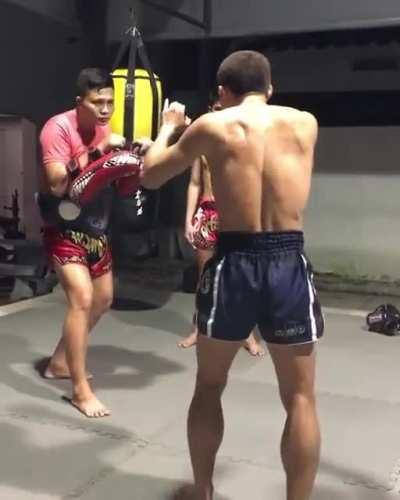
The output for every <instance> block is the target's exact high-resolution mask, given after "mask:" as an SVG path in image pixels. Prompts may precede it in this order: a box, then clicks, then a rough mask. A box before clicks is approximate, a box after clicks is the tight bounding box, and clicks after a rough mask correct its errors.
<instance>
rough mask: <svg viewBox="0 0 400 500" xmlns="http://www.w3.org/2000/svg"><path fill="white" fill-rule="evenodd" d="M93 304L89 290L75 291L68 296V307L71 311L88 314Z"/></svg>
mask: <svg viewBox="0 0 400 500" xmlns="http://www.w3.org/2000/svg"><path fill="white" fill-rule="evenodd" d="M92 304H93V294H92V291H91V290H90V289H88V290H84V289H77V290H74V292H73V293H71V294H70V301H69V305H70V308H71V309H74V310H79V311H81V312H84V313H87V314H89V313H90V310H91V308H92Z"/></svg>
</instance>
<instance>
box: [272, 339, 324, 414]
mask: <svg viewBox="0 0 400 500" xmlns="http://www.w3.org/2000/svg"><path fill="white" fill-rule="evenodd" d="M268 350H269V352H270V355H271V358H272V361H273V363H274V366H275V371H276V375H277V378H278V383H279V390H280V394H281V398H282V401H283V403H284V405H285V406H287V405H289V404H290V402H291V401H292V400H293V398H294V397H295V396H296V395H304V396H305V397H307V398H313V396H314V388H315V368H316V343H308V344H301V345H279V344H268Z"/></svg>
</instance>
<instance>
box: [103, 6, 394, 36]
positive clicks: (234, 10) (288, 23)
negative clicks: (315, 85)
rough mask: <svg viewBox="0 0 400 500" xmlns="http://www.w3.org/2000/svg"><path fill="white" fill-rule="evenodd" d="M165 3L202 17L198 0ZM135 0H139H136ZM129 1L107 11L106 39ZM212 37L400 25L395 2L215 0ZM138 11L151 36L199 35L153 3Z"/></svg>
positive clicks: (120, 22)
mask: <svg viewBox="0 0 400 500" xmlns="http://www.w3.org/2000/svg"><path fill="white" fill-rule="evenodd" d="M158 2H159V3H164V4H165V5H168V6H169V7H174V8H177V9H179V10H180V11H181V12H183V13H185V14H188V15H191V16H193V17H196V18H198V19H199V20H201V19H202V4H203V2H202V1H201V0H158ZM137 3H138V4H139V0H138V1H137ZM131 4H132V0H118V1H114V2H113V7H112V8H111V9H110V12H109V18H110V19H109V33H108V36H109V41H115V40H118V39H119V35H120V31H121V29H122V27H123V26H125V24H126V20H127V19H126V12H127V10H128V7H129V6H130V5H131ZM212 4H213V25H212V36H215V37H232V36H233V37H235V36H247V35H255V34H274V33H289V32H302V31H315V30H327V29H329V30H331V29H343V28H358V27H376V26H392V25H399V23H400V3H399V1H398V0H380V1H379V2H378V1H376V0H362V1H359V0H350V1H349V0H334V1H332V0H308V1H307V2H300V1H299V0H279V1H278V0H274V1H265V0H213V1H212ZM138 15H139V18H140V21H141V25H142V27H143V31H144V33H145V34H146V36H148V37H150V38H163V39H167V38H168V39H179V38H190V37H192V38H197V37H200V36H202V30H201V29H199V28H196V27H191V26H189V25H188V24H186V23H184V22H182V21H180V20H177V19H173V18H172V17H168V16H166V15H164V14H159V13H157V12H156V11H154V9H152V8H151V7H145V8H144V10H143V12H142V11H141V8H138Z"/></svg>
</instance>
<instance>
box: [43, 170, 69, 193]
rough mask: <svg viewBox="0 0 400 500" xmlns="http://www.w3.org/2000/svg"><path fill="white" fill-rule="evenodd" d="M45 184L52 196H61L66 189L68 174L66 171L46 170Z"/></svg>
mask: <svg viewBox="0 0 400 500" xmlns="http://www.w3.org/2000/svg"><path fill="white" fill-rule="evenodd" d="M46 174H47V175H46V176H45V178H46V185H47V191H48V192H49V193H50V194H52V195H53V196H57V197H59V198H62V197H63V196H64V195H65V194H66V193H67V191H68V187H69V175H68V173H67V171H66V170H65V171H64V172H60V171H58V172H49V171H47V172H46Z"/></svg>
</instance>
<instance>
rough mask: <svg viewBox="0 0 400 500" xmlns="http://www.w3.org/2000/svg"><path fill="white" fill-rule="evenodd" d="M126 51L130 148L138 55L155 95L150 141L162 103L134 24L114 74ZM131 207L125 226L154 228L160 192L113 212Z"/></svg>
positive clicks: (149, 192)
mask: <svg viewBox="0 0 400 500" xmlns="http://www.w3.org/2000/svg"><path fill="white" fill-rule="evenodd" d="M131 19H132V24H133V21H134V18H133V9H132V10H131ZM126 52H128V75H127V80H126V86H125V103H124V126H123V135H124V137H126V138H127V141H128V145H129V143H130V144H131V145H133V144H134V130H135V70H136V66H137V55H139V57H140V59H141V61H142V65H143V68H144V69H145V70H146V71H147V73H148V75H149V79H150V86H151V92H152V95H153V106H154V110H153V117H152V130H151V139H155V138H156V136H157V133H158V121H159V116H160V110H161V103H160V99H159V95H158V90H157V82H156V77H155V75H154V72H153V70H152V67H151V64H150V59H149V56H148V54H147V50H146V47H145V45H144V42H143V39H142V35H141V33H140V31H139V29H138V28H137V26H135V25H134V24H133V25H132V26H131V27H130V28H129V29H128V30H127V31H126V33H125V36H124V38H123V40H122V43H121V45H120V48H119V50H118V53H117V56H116V58H115V61H114V64H113V66H112V72H114V71H115V70H116V69H117V68H118V67H119V66H120V64H121V62H122V59H123V57H124V55H125V54H126ZM131 204H133V205H134V206H133V207H132V208H133V211H134V213H132V211H131V213H130V216H129V217H127V219H126V221H125V222H126V225H127V226H129V229H130V230H131V231H133V232H136V231H138V232H139V231H145V230H149V229H152V228H154V226H155V225H156V223H157V220H158V212H159V205H160V195H159V192H158V191H154V190H148V189H145V188H143V187H141V188H140V189H139V190H138V191H137V193H136V194H135V195H134V196H131V197H129V199H125V200H120V202H119V203H118V202H117V206H116V207H115V210H114V212H115V211H116V212H125V214H127V213H128V210H127V208H128V207H127V205H131ZM118 205H120V206H118ZM135 208H136V210H135ZM118 215H119V216H121V215H122V214H121V213H119V214H118Z"/></svg>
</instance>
